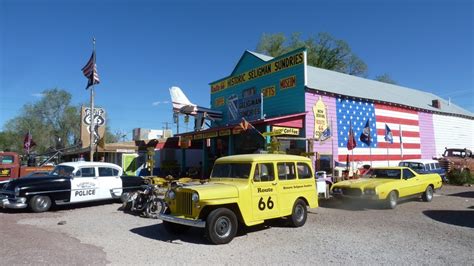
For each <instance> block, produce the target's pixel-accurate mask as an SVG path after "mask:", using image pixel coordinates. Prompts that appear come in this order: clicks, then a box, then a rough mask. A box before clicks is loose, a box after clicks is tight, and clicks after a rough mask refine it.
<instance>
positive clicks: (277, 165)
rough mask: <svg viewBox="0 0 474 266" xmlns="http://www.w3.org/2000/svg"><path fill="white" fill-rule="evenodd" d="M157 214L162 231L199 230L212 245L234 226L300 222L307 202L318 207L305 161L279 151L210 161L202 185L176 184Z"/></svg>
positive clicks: (223, 239)
mask: <svg viewBox="0 0 474 266" xmlns="http://www.w3.org/2000/svg"><path fill="white" fill-rule="evenodd" d="M165 202H166V204H167V205H168V209H167V211H166V212H165V213H164V214H160V215H159V216H158V218H159V219H161V220H163V225H164V227H165V228H166V230H167V231H169V232H172V233H182V232H184V231H185V230H186V229H189V227H200V228H204V229H205V235H206V237H207V238H208V239H209V241H211V242H212V243H214V244H225V243H229V242H230V241H232V239H233V238H234V236H235V234H236V232H237V228H238V226H239V225H246V226H252V225H257V224H260V223H263V222H264V221H265V220H268V219H274V218H280V217H288V220H289V222H290V224H291V225H292V226H294V227H299V226H302V225H304V224H305V222H306V217H307V206H309V207H310V208H316V207H317V206H318V200H317V194H316V183H315V179H314V174H313V169H312V167H311V160H310V159H308V158H305V157H301V156H295V155H284V154H245V155H234V156H227V157H222V158H219V159H218V160H216V162H215V164H214V167H213V169H212V173H211V178H210V181H209V182H208V183H204V184H195V185H189V186H179V187H175V188H173V189H170V190H169V191H168V192H167V193H166V196H165Z"/></svg>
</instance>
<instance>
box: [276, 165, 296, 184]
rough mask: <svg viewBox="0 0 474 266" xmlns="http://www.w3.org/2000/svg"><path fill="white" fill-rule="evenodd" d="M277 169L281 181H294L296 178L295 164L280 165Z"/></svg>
mask: <svg viewBox="0 0 474 266" xmlns="http://www.w3.org/2000/svg"><path fill="white" fill-rule="evenodd" d="M277 168H278V179H279V180H292V179H295V178H296V169H295V164H294V163H278V164H277Z"/></svg>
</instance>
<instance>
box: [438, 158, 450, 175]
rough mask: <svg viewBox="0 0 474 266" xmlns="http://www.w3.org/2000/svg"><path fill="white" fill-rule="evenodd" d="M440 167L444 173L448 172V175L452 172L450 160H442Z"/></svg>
mask: <svg viewBox="0 0 474 266" xmlns="http://www.w3.org/2000/svg"><path fill="white" fill-rule="evenodd" d="M439 165H440V166H441V168H443V169H444V171H446V173H449V172H450V171H451V163H450V162H449V161H448V160H440V161H439Z"/></svg>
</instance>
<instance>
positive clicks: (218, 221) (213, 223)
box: [206, 208, 238, 245]
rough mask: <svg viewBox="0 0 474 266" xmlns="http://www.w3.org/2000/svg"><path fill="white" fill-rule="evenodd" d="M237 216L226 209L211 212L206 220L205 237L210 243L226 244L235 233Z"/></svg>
mask: <svg viewBox="0 0 474 266" xmlns="http://www.w3.org/2000/svg"><path fill="white" fill-rule="evenodd" d="M237 227H238V222H237V216H235V213H234V212H233V211H231V210H229V209H227V208H219V209H215V210H213V211H212V212H211V213H209V215H208V216H207V219H206V237H207V239H209V241H210V242H212V243H214V244H216V245H219V244H227V243H229V242H230V241H232V239H234V237H235V235H236V233H237Z"/></svg>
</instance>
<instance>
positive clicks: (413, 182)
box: [399, 168, 421, 197]
mask: <svg viewBox="0 0 474 266" xmlns="http://www.w3.org/2000/svg"><path fill="white" fill-rule="evenodd" d="M402 174H403V175H402V180H400V183H401V186H400V189H399V191H400V197H405V196H409V195H414V194H417V193H420V192H421V191H420V187H421V181H420V180H419V178H418V177H417V176H416V175H415V174H414V173H413V172H412V171H411V170H409V169H406V168H405V169H403V171H402Z"/></svg>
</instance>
